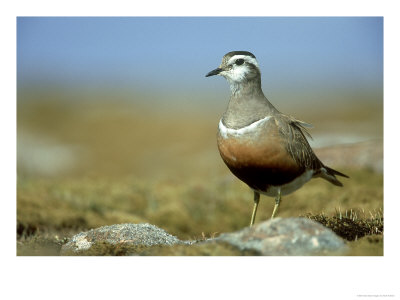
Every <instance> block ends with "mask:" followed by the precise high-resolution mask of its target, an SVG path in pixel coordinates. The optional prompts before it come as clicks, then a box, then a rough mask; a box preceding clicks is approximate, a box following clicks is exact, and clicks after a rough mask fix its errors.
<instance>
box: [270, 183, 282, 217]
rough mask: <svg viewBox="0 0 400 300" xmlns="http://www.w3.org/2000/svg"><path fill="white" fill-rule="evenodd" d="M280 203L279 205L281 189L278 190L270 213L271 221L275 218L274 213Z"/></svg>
mask: <svg viewBox="0 0 400 300" xmlns="http://www.w3.org/2000/svg"><path fill="white" fill-rule="evenodd" d="M280 203H281V189H279V190H278V195H276V198H275V206H274V210H273V212H272V216H271V219H273V218H274V217H275V215H276V212H277V211H278V207H279V204H280Z"/></svg>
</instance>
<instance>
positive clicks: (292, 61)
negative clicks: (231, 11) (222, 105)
mask: <svg viewBox="0 0 400 300" xmlns="http://www.w3.org/2000/svg"><path fill="white" fill-rule="evenodd" d="M232 50H247V51H250V52H252V53H254V54H255V55H256V57H257V59H258V61H259V64H260V67H261V72H262V75H263V86H264V89H265V90H270V91H272V92H274V91H275V90H276V91H278V90H283V89H288V88H290V89H293V90H295V89H299V90H301V89H308V88H310V89H313V88H314V89H315V88H316V87H320V88H325V87H327V88H330V89H332V90H334V89H336V88H344V89H356V90H360V89H378V90H379V89H382V85H383V78H382V77H383V18H381V17H220V18H212V17H204V18H203V17H193V18H192V17H188V18H186V17H176V18H173V17H162V18H160V17H154V18H150V17H131V18H118V17H104V18H97V17H84V18H79V17H43V18H42V17H19V18H17V72H18V73H17V76H18V86H19V87H22V86H25V85H43V86H48V85H55V84H57V85H64V86H67V87H78V88H79V87H81V86H90V87H94V88H98V87H108V86H110V87H115V86H117V87H123V88H129V89H133V90H137V91H150V90H154V89H159V90H175V91H182V92H185V91H186V92H187V91H204V90H207V89H216V90H221V91H222V90H223V91H225V92H226V90H227V86H226V83H223V82H222V80H219V81H216V80H210V79H209V78H204V75H205V74H206V73H207V72H208V71H210V70H211V69H214V68H215V67H217V66H218V65H219V63H220V61H221V58H222V56H223V55H224V54H225V53H227V52H229V51H232Z"/></svg>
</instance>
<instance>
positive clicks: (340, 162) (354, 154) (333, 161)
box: [314, 140, 383, 173]
mask: <svg viewBox="0 0 400 300" xmlns="http://www.w3.org/2000/svg"><path fill="white" fill-rule="evenodd" d="M314 151H315V153H316V154H317V156H318V158H319V159H320V160H321V161H323V162H324V164H325V165H328V166H331V167H333V166H346V167H348V168H368V169H372V170H374V171H375V172H378V173H383V141H382V140H371V141H365V142H359V143H353V144H343V145H336V146H330V147H325V148H316V149H314Z"/></svg>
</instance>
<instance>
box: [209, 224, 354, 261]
mask: <svg viewBox="0 0 400 300" xmlns="http://www.w3.org/2000/svg"><path fill="white" fill-rule="evenodd" d="M215 240H216V241H218V242H225V243H228V244H231V245H233V246H235V247H237V248H238V249H240V250H241V251H245V250H248V251H250V250H254V251H256V252H257V253H259V254H260V255H279V256H281V255H327V254H332V253H333V252H335V253H334V254H338V253H341V252H344V251H345V250H346V249H347V246H346V245H345V243H344V241H343V240H342V239H341V238H339V237H338V236H337V235H336V234H335V233H334V232H333V231H331V230H330V229H328V228H326V227H324V226H322V225H321V224H319V223H317V222H315V221H312V220H309V219H306V218H287V219H282V218H276V219H273V220H269V221H266V222H262V223H259V224H256V225H255V226H253V227H246V228H244V229H242V230H240V231H237V232H233V233H224V234H221V235H220V236H219V237H218V238H216V239H215Z"/></svg>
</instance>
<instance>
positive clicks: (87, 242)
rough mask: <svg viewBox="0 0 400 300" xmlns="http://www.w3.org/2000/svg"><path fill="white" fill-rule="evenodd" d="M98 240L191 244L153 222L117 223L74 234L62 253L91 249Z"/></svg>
mask: <svg viewBox="0 0 400 300" xmlns="http://www.w3.org/2000/svg"><path fill="white" fill-rule="evenodd" d="M96 242H107V243H110V244H115V245H117V244H125V245H140V246H144V247H152V246H157V245H166V246H172V245H175V244H190V242H185V241H181V240H180V239H178V238H177V237H176V236H173V235H171V234H169V233H167V232H166V231H165V230H163V229H160V228H158V227H157V226H154V225H151V224H147V223H145V224H117V225H111V226H103V227H99V228H96V229H92V230H89V231H86V232H81V233H79V234H77V235H75V236H73V237H72V239H71V240H70V241H69V242H68V243H67V244H65V245H64V246H63V247H62V249H61V254H63V253H66V252H68V251H73V252H79V251H85V250H89V249H90V248H91V246H92V245H93V244H94V243H96Z"/></svg>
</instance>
